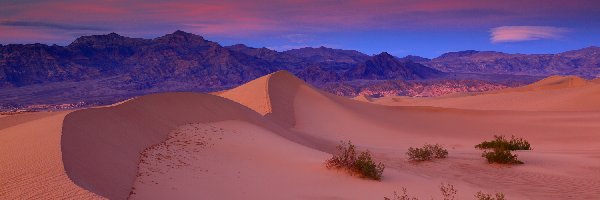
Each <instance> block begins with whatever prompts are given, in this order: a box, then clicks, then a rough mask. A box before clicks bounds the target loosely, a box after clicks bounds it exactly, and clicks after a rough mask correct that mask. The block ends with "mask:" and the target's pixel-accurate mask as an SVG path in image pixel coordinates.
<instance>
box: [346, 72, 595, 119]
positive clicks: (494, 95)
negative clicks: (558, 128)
mask: <svg viewBox="0 0 600 200" xmlns="http://www.w3.org/2000/svg"><path fill="white" fill-rule="evenodd" d="M355 99H357V100H362V101H364V102H372V103H377V104H381V105H388V106H434V107H444V108H459V109H470V110H523V111H600V103H598V102H600V84H598V81H597V80H592V81H587V80H584V79H581V78H578V77H561V76H553V77H549V78H546V79H544V80H541V81H538V82H536V83H533V84H531V85H527V86H523V87H518V88H509V89H504V90H500V91H492V92H485V93H480V94H463V95H456V94H454V95H449V96H444V97H435V98H411V97H393V96H391V97H383V98H378V99H368V100H366V99H364V98H355Z"/></svg>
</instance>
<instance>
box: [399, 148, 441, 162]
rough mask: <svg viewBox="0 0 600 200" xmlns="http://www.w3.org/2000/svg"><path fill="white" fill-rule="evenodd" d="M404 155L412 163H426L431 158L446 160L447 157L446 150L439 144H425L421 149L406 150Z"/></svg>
mask: <svg viewBox="0 0 600 200" xmlns="http://www.w3.org/2000/svg"><path fill="white" fill-rule="evenodd" d="M406 155H408V159H409V160H412V161H426V160H431V159H433V158H438V159H440V158H446V157H448V150H446V149H444V147H442V145H439V144H435V145H431V144H425V145H423V147H421V148H418V147H417V148H414V147H410V148H408V151H407V152H406Z"/></svg>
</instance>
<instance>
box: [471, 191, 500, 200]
mask: <svg viewBox="0 0 600 200" xmlns="http://www.w3.org/2000/svg"><path fill="white" fill-rule="evenodd" d="M475 198H477V200H505V198H504V194H502V193H496V194H495V197H492V195H491V194H486V193H483V192H481V191H479V192H477V194H475Z"/></svg>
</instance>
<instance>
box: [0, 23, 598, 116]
mask: <svg viewBox="0 0 600 200" xmlns="http://www.w3.org/2000/svg"><path fill="white" fill-rule="evenodd" d="M279 70H287V71H289V72H291V73H293V74H294V75H296V76H298V77H300V78H301V79H303V80H305V81H307V82H308V83H311V84H312V85H314V86H316V87H319V88H321V89H324V90H327V91H329V92H332V93H335V94H339V95H347V96H355V95H360V94H368V95H373V96H377V95H380V96H381V95H392V94H395V95H410V96H437V95H443V94H448V93H452V92H477V91H485V90H489V89H497V88H503V87H511V86H516V85H522V84H527V83H531V82H533V81H536V80H539V79H540V78H541V77H542V76H547V75H578V76H582V77H595V76H597V74H599V73H600V48H598V47H589V48H585V49H581V50H575V51H568V52H564V53H560V54H536V55H526V54H506V53H500V52H489V51H460V52H451V53H446V54H443V55H442V56H440V57H437V58H434V59H427V58H422V57H418V56H406V57H404V58H398V57H394V56H392V55H390V54H388V53H386V52H382V53H380V54H377V55H372V56H369V55H366V54H364V53H361V52H358V51H354V50H340V49H332V48H326V47H319V48H311V47H306V48H300V49H293V50H288V51H283V52H278V51H274V50H271V49H267V48H253V47H248V46H246V45H243V44H237V45H232V46H221V45H220V44H218V43H216V42H212V41H208V40H206V39H204V38H203V37H201V36H198V35H195V34H191V33H186V32H183V31H175V32H174V33H171V34H167V35H165V36H162V37H158V38H154V39H143V38H130V37H125V36H121V35H118V34H116V33H110V34H106V35H92V36H83V37H79V38H77V39H76V40H75V41H74V42H72V43H71V44H69V45H67V46H58V45H45V44H8V45H0V88H2V90H1V91H0V96H2V97H1V98H0V109H5V110H6V109H7V108H19V107H23V106H28V105H35V104H64V103H67V104H77V105H85V104H107V103H111V102H115V101H118V100H121V99H124V98H129V97H132V96H136V95H142V94H147V93H155V92H165V91H202V92H211V91H218V90H222V89H226V88H231V87H234V86H237V85H240V84H242V83H245V82H248V81H250V80H253V79H255V78H258V77H260V76H263V75H265V74H269V73H272V72H275V71H279ZM439 87H443V88H446V89H444V90H440V89H439ZM428 88H429V89H428ZM436 88H437V89H436ZM434 91H437V92H434ZM82 102H86V103H82Z"/></svg>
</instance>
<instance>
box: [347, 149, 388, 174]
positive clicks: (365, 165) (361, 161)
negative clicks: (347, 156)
mask: <svg viewBox="0 0 600 200" xmlns="http://www.w3.org/2000/svg"><path fill="white" fill-rule="evenodd" d="M354 169H356V171H358V172H359V174H361V175H362V176H363V177H366V178H370V179H375V180H381V174H383V170H384V169H385V166H384V165H383V164H382V163H378V164H375V161H373V159H372V158H371V153H370V152H369V151H366V152H362V153H360V155H359V156H358V159H356V161H355V162H354Z"/></svg>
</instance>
